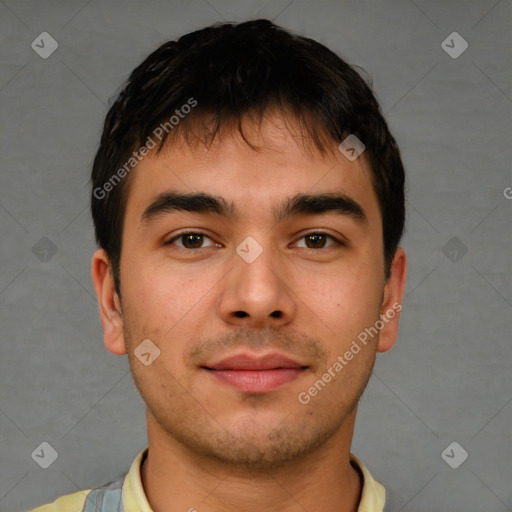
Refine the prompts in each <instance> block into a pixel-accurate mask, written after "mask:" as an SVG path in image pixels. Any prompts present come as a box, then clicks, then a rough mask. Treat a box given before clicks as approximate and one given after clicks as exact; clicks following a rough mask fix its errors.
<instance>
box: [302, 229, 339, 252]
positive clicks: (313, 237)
mask: <svg viewBox="0 0 512 512" xmlns="http://www.w3.org/2000/svg"><path fill="white" fill-rule="evenodd" d="M328 238H329V239H331V240H332V241H333V242H334V243H333V244H331V245H330V246H327V247H331V246H332V245H343V244H342V243H341V242H340V241H339V240H337V239H336V238H334V237H333V236H331V235H328V234H327V233H322V232H318V233H316V232H315V233H308V234H306V235H303V236H301V237H300V238H299V240H303V239H304V240H306V249H325V248H326V246H325V241H326V240H327V239H328Z"/></svg>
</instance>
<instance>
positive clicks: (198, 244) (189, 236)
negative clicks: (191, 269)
mask: <svg viewBox="0 0 512 512" xmlns="http://www.w3.org/2000/svg"><path fill="white" fill-rule="evenodd" d="M205 239H208V240H211V238H210V237H209V236H206V235H204V234H203V233H194V232H187V233H180V234H179V235H177V236H175V237H174V238H171V239H170V240H169V241H168V242H166V244H165V245H177V247H178V248H179V249H191V250H193V249H202V248H203V247H202V244H203V242H204V241H205ZM176 241H180V242H181V244H175V242H176ZM211 241H212V242H213V240H211ZM209 247H212V245H210V246H209Z"/></svg>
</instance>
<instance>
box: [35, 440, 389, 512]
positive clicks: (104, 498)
mask: <svg viewBox="0 0 512 512" xmlns="http://www.w3.org/2000/svg"><path fill="white" fill-rule="evenodd" d="M147 453H148V448H145V449H144V450H142V451H141V452H140V453H139V454H138V455H137V457H136V458H135V460H134V461H133V463H132V465H131V467H130V470H129V471H128V473H126V475H123V476H122V477H120V478H119V479H117V480H116V481H114V482H111V483H110V484H106V485H105V486H103V487H101V488H96V489H86V490H83V491H78V492H75V493H73V494H66V495H65V496H61V497H60V498H58V499H57V500H55V501H54V502H53V503H48V504H47V505H43V506H41V507H38V508H35V509H33V510H31V511H30V512H153V510H152V509H151V507H150V506H149V503H148V500H147V498H146V494H145V492H144V488H143V487H142V481H141V478H140V467H141V464H142V462H143V461H144V459H145V458H146V456H147ZM350 460H351V462H352V464H353V465H354V466H356V467H358V468H359V470H360V472H361V474H362V475H363V490H362V493H361V501H360V503H359V508H358V509H357V511H358V512H383V510H384V502H385V498H386V490H385V489H384V487H383V486H382V485H381V484H379V483H378V482H377V481H376V480H374V479H373V477H372V475H371V474H370V472H369V471H368V469H367V468H366V466H365V465H364V464H363V463H362V462H361V461H360V460H359V459H358V458H357V457H355V456H354V455H352V454H350Z"/></svg>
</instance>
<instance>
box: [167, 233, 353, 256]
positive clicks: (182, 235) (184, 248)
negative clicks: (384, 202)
mask: <svg viewBox="0 0 512 512" xmlns="http://www.w3.org/2000/svg"><path fill="white" fill-rule="evenodd" d="M186 235H201V236H203V237H205V238H209V239H210V240H212V238H211V237H209V236H208V235H206V234H205V233H202V232H200V231H184V232H182V233H179V234H177V235H175V236H174V237H172V238H171V239H170V240H168V241H167V242H165V244H164V245H168V246H170V245H173V244H174V241H175V240H178V239H180V238H183V237H184V236H186ZM310 235H324V236H325V237H327V238H330V239H331V240H332V241H333V242H334V245H338V246H341V247H346V245H347V244H345V243H344V242H342V241H341V240H338V239H337V238H335V237H334V236H332V235H330V234H329V233H326V232H324V231H311V232H310V233H306V234H304V235H302V236H301V237H299V238H298V239H297V240H302V239H303V238H306V237H307V236H310ZM212 241H213V240H212ZM215 243H216V242H215ZM334 245H330V246H328V247H320V248H319V249H315V248H312V247H300V249H306V250H310V251H320V250H322V249H324V250H326V249H329V248H330V247H333V246H334ZM210 247H213V246H210ZM176 248H177V249H178V250H181V251H187V252H195V251H200V250H202V249H208V247H197V248H193V249H188V248H186V247H179V246H176Z"/></svg>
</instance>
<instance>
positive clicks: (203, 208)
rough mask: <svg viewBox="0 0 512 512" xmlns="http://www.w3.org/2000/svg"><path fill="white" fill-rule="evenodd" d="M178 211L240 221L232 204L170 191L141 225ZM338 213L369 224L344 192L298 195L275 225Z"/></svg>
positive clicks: (199, 194)
mask: <svg viewBox="0 0 512 512" xmlns="http://www.w3.org/2000/svg"><path fill="white" fill-rule="evenodd" d="M176 211H187V212H194V213H200V214H215V215H220V216H222V217H225V218H226V219H237V218H238V212H237V209H236V207H235V205H234V203H233V202H231V201H227V200H226V199H225V198H223V197H221V196H215V195H211V194H208V193H206V192H192V193H181V192H174V191H168V192H163V193H161V194H159V195H158V196H157V197H156V199H155V200H154V201H152V202H151V204H150V205H149V206H148V207H147V208H146V209H145V210H144V212H143V213H142V215H141V219H140V221H141V224H142V225H143V226H147V225H148V224H150V223H151V222H152V221H153V220H156V219H157V218H159V217H162V216H163V215H167V214H170V213H173V212H176ZM326 213H337V214H340V215H344V216H348V217H352V218H353V219H354V220H356V221H358V222H360V223H362V224H364V223H367V222H368V219H367V216H366V214H365V212H364V209H363V208H362V206H361V205H360V204H359V203H357V202H356V201H355V200H354V199H352V198H351V197H349V196H347V195H345V194H342V193H322V194H296V195H295V196H292V197H290V198H288V199H286V200H285V201H284V202H283V203H282V204H281V205H279V206H278V207H277V208H276V209H275V210H274V220H275V222H277V223H279V222H283V221H285V220H286V219H289V218H290V217H293V216H295V215H319V214H326Z"/></svg>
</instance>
